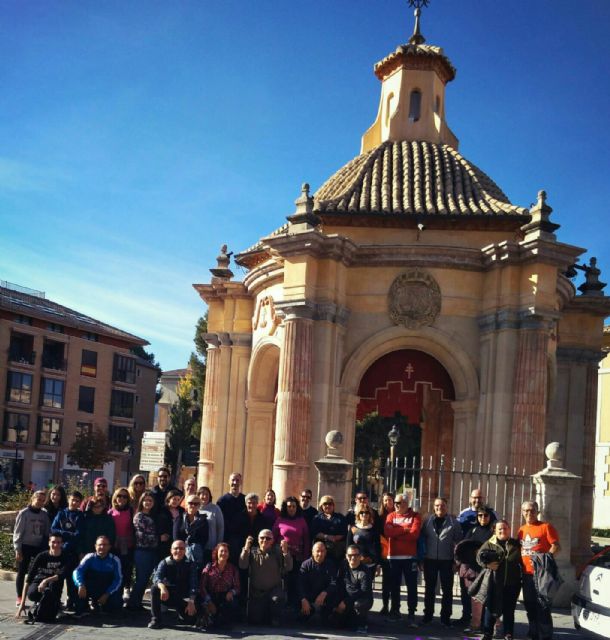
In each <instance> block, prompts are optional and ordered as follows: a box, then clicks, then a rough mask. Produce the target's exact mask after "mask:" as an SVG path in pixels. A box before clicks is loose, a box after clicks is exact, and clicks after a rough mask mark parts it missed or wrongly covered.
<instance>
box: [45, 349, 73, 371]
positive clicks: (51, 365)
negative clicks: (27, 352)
mask: <svg viewBox="0 0 610 640" xmlns="http://www.w3.org/2000/svg"><path fill="white" fill-rule="evenodd" d="M42 366H43V367H44V368H45V369H52V370H53V371H66V370H67V368H68V361H67V360H66V359H65V358H57V357H55V356H52V355H45V354H44V353H43V354H42Z"/></svg>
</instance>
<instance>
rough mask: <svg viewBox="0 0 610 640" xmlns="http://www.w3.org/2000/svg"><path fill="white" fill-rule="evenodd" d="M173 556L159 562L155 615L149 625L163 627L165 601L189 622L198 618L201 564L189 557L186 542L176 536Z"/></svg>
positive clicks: (153, 592) (153, 601) (153, 598)
mask: <svg viewBox="0 0 610 640" xmlns="http://www.w3.org/2000/svg"><path fill="white" fill-rule="evenodd" d="M170 553H171V556H168V557H167V558H163V560H161V562H159V564H158V565H157V569H156V571H155V573H154V575H153V585H152V588H151V590H150V598H151V608H150V610H151V613H152V617H151V619H150V622H149V623H148V628H149V629H161V628H162V627H163V622H162V620H161V603H163V604H164V605H165V606H166V607H168V608H170V609H175V610H176V612H177V613H178V617H179V618H180V619H181V620H184V622H186V623H187V624H192V625H195V624H196V622H197V605H196V601H197V587H198V585H197V565H196V564H195V563H194V562H191V561H190V560H187V558H186V543H185V542H184V541H182V540H176V541H174V542H173V543H172V546H171V549H170Z"/></svg>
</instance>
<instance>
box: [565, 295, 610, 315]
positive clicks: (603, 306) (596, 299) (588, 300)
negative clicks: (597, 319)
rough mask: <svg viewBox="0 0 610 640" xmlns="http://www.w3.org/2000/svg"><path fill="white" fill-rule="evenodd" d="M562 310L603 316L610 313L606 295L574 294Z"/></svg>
mask: <svg viewBox="0 0 610 640" xmlns="http://www.w3.org/2000/svg"><path fill="white" fill-rule="evenodd" d="M563 310H564V311H574V312H576V313H586V314H587V315H594V316H601V317H602V318H605V317H606V316H609V315H610V298H609V297H607V296H574V297H573V298H572V299H571V300H570V301H569V302H568V303H567V304H566V306H565V307H564V309H563Z"/></svg>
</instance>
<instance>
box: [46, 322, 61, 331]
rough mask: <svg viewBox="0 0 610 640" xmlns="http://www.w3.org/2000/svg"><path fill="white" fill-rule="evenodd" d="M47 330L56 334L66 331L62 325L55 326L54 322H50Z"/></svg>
mask: <svg viewBox="0 0 610 640" xmlns="http://www.w3.org/2000/svg"><path fill="white" fill-rule="evenodd" d="M47 329H48V330H49V331H54V332H55V333H64V331H65V329H64V328H63V327H62V325H60V324H55V323H54V322H49V324H48V325H47Z"/></svg>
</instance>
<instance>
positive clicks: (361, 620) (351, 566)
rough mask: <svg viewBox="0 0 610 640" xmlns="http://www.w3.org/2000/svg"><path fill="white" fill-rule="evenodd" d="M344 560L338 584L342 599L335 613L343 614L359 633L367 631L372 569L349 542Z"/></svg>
mask: <svg viewBox="0 0 610 640" xmlns="http://www.w3.org/2000/svg"><path fill="white" fill-rule="evenodd" d="M345 557H346V560H347V561H346V562H345V564H344V565H343V566H342V567H341V572H340V573H339V583H340V584H339V586H340V588H341V587H342V591H343V599H342V600H341V602H340V603H339V604H338V605H337V609H336V611H337V613H339V614H342V615H345V617H346V620H347V623H348V625H349V626H350V627H353V628H355V629H357V631H358V632H360V633H366V632H367V630H368V629H367V626H366V621H367V616H368V612H369V611H370V610H371V607H372V606H373V577H372V570H371V569H370V568H369V567H367V565H365V564H363V562H362V555H361V553H360V548H359V547H358V546H357V545H355V544H350V546H349V547H348V548H347V552H346V554H345Z"/></svg>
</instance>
